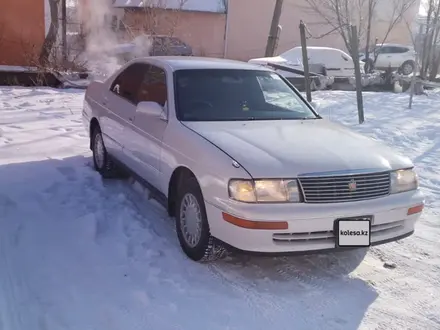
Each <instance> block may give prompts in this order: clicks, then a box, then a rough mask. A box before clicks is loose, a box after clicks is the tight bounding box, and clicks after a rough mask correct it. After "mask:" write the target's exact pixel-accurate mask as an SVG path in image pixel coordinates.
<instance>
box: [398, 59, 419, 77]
mask: <svg viewBox="0 0 440 330" xmlns="http://www.w3.org/2000/svg"><path fill="white" fill-rule="evenodd" d="M414 67H415V65H414V63H413V62H412V61H406V62H404V63H403V64H402V66H401V67H400V68H399V71H400V72H401V73H402V74H404V75H405V76H407V75H410V74H411V73H413V72H414Z"/></svg>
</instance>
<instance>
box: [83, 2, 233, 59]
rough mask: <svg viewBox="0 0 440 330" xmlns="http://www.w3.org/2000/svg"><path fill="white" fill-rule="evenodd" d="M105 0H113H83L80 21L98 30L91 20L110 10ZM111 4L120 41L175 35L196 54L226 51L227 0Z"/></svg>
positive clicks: (108, 19)
mask: <svg viewBox="0 0 440 330" xmlns="http://www.w3.org/2000/svg"><path fill="white" fill-rule="evenodd" d="M104 1H107V2H108V1H109V0H80V4H81V7H82V8H81V10H80V12H81V14H80V15H81V18H80V20H81V21H83V22H84V23H85V24H84V25H85V26H89V27H90V28H91V29H96V26H94V25H93V24H90V23H88V22H93V21H94V20H96V17H97V16H98V15H100V14H101V13H102V12H105V11H106V9H105V8H103V7H104V6H105V3H104ZM108 3H110V2H108ZM97 4H99V5H97ZM110 7H111V11H109V12H107V15H108V16H110V17H107V21H108V23H111V24H112V25H113V28H114V33H115V35H116V40H117V41H118V42H125V41H128V40H130V39H133V38H134V37H136V36H137V35H139V34H155V35H173V36H175V37H177V38H179V39H181V40H182V41H184V42H185V43H187V44H189V45H191V47H192V48H193V51H194V53H195V54H196V55H202V56H212V57H222V56H223V54H224V43H225V26H226V6H225V1H224V0H185V1H182V0H147V1H142V0H114V1H112V4H111V5H110ZM86 33H87V32H86Z"/></svg>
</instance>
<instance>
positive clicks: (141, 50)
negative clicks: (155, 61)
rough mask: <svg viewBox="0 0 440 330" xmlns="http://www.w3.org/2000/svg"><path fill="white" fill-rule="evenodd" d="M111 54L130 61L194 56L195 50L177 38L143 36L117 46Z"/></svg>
mask: <svg viewBox="0 0 440 330" xmlns="http://www.w3.org/2000/svg"><path fill="white" fill-rule="evenodd" d="M111 54H114V55H116V56H118V57H120V58H123V59H124V60H125V61H130V60H132V59H134V58H138V57H145V56H192V55H193V50H192V48H191V46H189V45H187V44H186V43H184V42H183V41H182V40H180V39H179V38H177V37H170V36H166V35H154V36H151V35H146V34H142V35H139V36H137V37H136V38H134V39H133V40H132V41H131V42H129V43H121V44H118V45H116V46H115V47H113V48H112V49H111Z"/></svg>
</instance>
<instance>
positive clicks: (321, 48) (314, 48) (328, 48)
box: [292, 46, 342, 52]
mask: <svg viewBox="0 0 440 330" xmlns="http://www.w3.org/2000/svg"><path fill="white" fill-rule="evenodd" d="M292 49H302V47H301V46H297V47H294V48H292ZM307 49H308V50H311V49H313V50H336V51H338V52H341V51H342V50H340V49H339V48H332V47H321V46H307Z"/></svg>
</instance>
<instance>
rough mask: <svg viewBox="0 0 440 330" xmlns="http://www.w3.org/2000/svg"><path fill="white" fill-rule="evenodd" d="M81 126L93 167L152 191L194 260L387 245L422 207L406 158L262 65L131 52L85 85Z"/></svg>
mask: <svg viewBox="0 0 440 330" xmlns="http://www.w3.org/2000/svg"><path fill="white" fill-rule="evenodd" d="M83 121H84V125H85V128H86V130H87V131H88V132H89V133H90V148H91V150H92V151H93V159H94V165H95V168H96V170H97V171H98V172H99V173H101V174H102V175H103V176H104V177H114V176H118V175H119V174H120V173H129V174H131V175H132V176H134V177H135V178H137V179H138V180H140V181H141V182H142V183H144V184H146V185H147V186H148V187H149V188H150V189H151V190H152V191H153V192H155V193H156V196H160V197H162V199H161V198H159V199H161V200H163V201H166V203H164V204H165V206H166V208H167V210H168V212H169V214H170V216H173V217H175V222H176V228H177V235H178V239H179V242H180V245H181V247H182V249H183V251H184V252H185V253H186V255H187V256H188V257H189V258H191V259H193V260H196V261H206V260H213V259H215V258H217V257H220V256H222V255H224V251H225V250H227V249H225V247H233V248H236V249H239V250H242V251H247V252H260V253H274V254H279V253H286V252H288V253H294V252H297V253H306V252H319V251H323V250H331V251H333V250H338V249H341V250H344V249H347V248H358V247H368V246H370V245H375V244H382V243H387V242H391V241H395V240H399V239H402V238H404V237H407V236H409V235H411V234H412V233H413V232H414V226H415V223H416V221H417V219H418V218H419V217H420V215H421V212H422V209H423V205H424V197H423V194H422V192H421V191H420V190H419V188H418V179H417V175H416V173H415V171H414V166H413V163H412V162H411V161H410V160H409V159H408V158H407V157H404V156H400V155H398V154H397V153H396V152H395V151H393V150H392V149H389V148H387V147H385V146H382V145H380V144H378V143H377V142H375V141H373V140H371V139H369V138H367V137H364V136H362V135H359V134H357V133H355V132H353V131H351V130H349V129H348V128H346V127H344V126H341V125H337V124H335V123H332V122H329V121H327V120H325V119H323V118H321V117H320V116H319V114H317V113H316V112H315V110H314V109H313V108H312V106H311V105H310V104H309V103H307V101H306V100H305V99H304V98H303V97H302V96H301V94H300V93H298V91H297V90H296V89H295V88H294V87H293V86H292V85H291V84H289V82H288V81H286V80H285V78H283V77H282V76H280V75H279V74H277V73H275V72H274V71H272V70H270V69H268V68H264V67H261V66H257V65H253V64H249V63H243V62H237V61H230V60H223V59H209V58H197V57H149V58H142V59H137V60H134V61H131V62H129V63H127V64H126V65H124V66H123V67H122V68H121V69H120V70H118V71H117V72H116V73H114V74H113V75H112V76H111V77H109V78H108V79H107V80H106V81H105V82H93V83H92V84H91V85H90V86H89V87H88V89H87V92H86V95H85V102H84V110H83ZM109 221H111V219H109Z"/></svg>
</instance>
